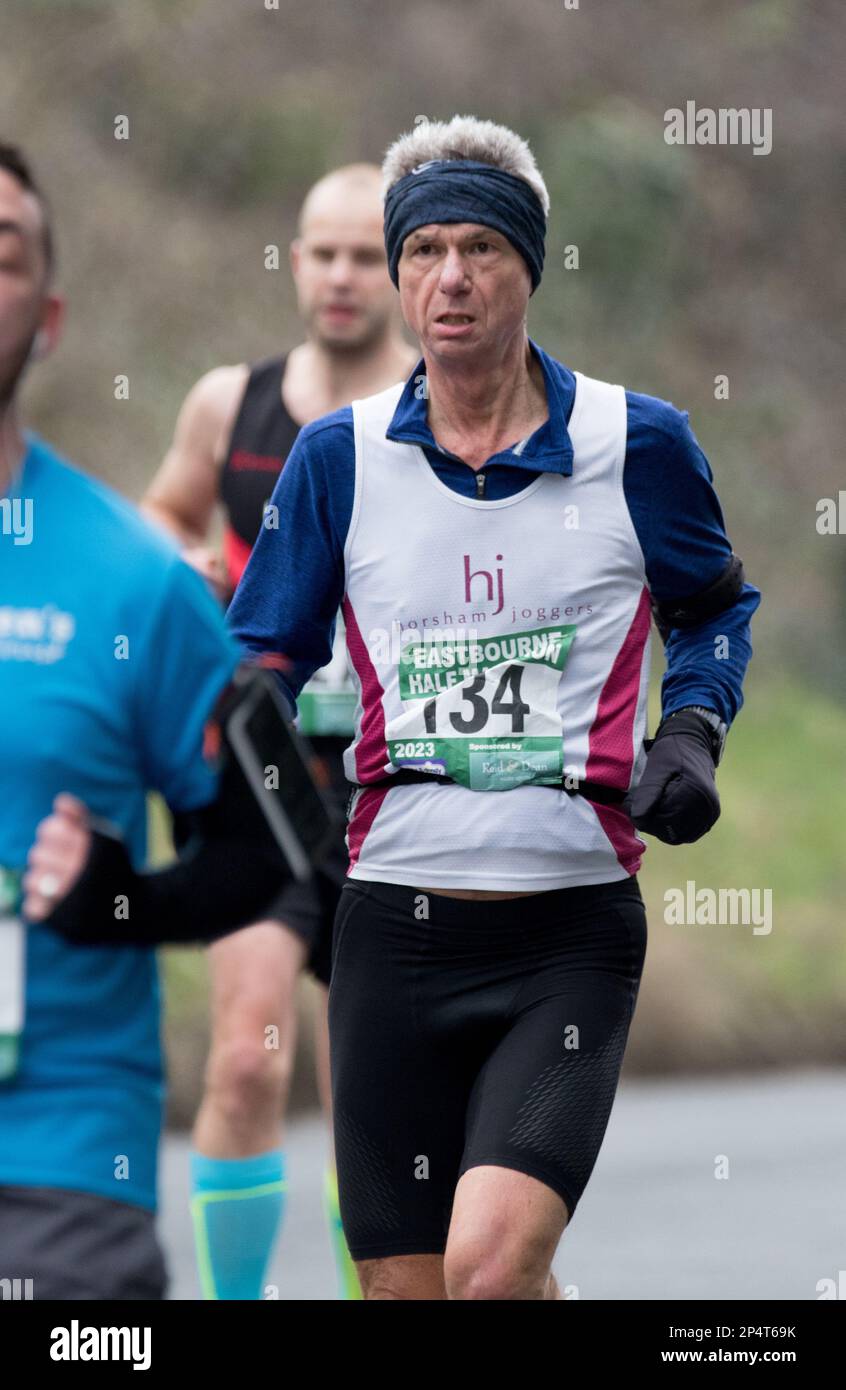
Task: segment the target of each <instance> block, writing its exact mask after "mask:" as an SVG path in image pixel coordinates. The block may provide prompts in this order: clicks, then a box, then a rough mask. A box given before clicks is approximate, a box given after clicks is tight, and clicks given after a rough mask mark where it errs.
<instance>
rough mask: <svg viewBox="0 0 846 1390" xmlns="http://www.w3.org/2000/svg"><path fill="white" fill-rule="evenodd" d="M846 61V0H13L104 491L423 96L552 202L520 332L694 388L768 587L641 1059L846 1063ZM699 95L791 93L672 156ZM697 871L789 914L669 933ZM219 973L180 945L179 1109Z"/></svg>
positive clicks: (662, 962)
mask: <svg viewBox="0 0 846 1390" xmlns="http://www.w3.org/2000/svg"><path fill="white" fill-rule="evenodd" d="M844 57H846V15H844V11H843V7H842V5H841V4H839V3H837V0H745V3H742V4H738V3H736V0H687V3H686V4H685V5H684V6H679V4H678V3H677V0H652V3H651V4H650V5H649V6H633V5H632V4H631V3H629V0H582V5H581V7H580V8H579V9H578V10H568V9H565V8H564V6H563V4H562V3H560V0H497V3H488V2H486V0H463V3H462V4H461V5H460V6H455V5H452V4H449V3H440V2H438V0H416V3H414V4H413V5H411V4H408V5H402V4H389V3H385V0H356V3H355V4H350V3H348V0H346V3H345V0H317V2H316V3H311V4H308V5H305V4H302V3H292V0H279V8H278V9H276V10H274V9H267V8H266V7H265V4H264V0H239V3H236V4H232V3H231V0H132V3H128V2H127V0H122V3H121V0H61V3H58V0H4V5H3V17H2V43H0V135H2V138H4V139H13V140H17V141H19V142H20V143H21V144H22V145H23V146H24V147H25V148H26V150H27V151H28V152H29V154H30V156H31V158H32V159H33V161H34V163H35V165H36V169H37V171H38V172H39V174H40V176H41V179H42V181H43V183H44V184H45V186H46V188H47V189H48V191H49V193H50V195H51V198H52V201H53V203H54V205H55V209H56V215H57V220H58V246H59V258H60V271H61V283H62V286H63V288H64V289H65V290H66V291H67V293H68V295H69V298H70V318H69V323H68V330H67V335H66V339H65V343H64V346H63V348H62V350H61V352H60V353H58V354H57V355H56V357H55V358H54V359H53V360H52V361H51V362H50V363H48V364H46V365H45V366H44V367H43V368H41V369H39V371H38V372H37V373H36V374H34V375H33V377H32V380H31V383H30V385H29V387H28V390H27V411H28V420H29V422H30V423H31V424H32V425H33V426H34V427H35V428H37V429H38V430H39V431H40V432H41V433H42V434H44V435H46V436H47V437H48V438H50V439H51V440H53V441H54V442H55V443H56V444H57V445H58V446H59V447H60V448H61V449H62V450H63V451H64V452H65V453H66V454H67V455H68V456H69V457H71V458H73V459H74V460H75V461H76V462H78V463H79V464H81V465H82V466H83V467H85V468H87V469H89V470H90V471H91V472H93V473H96V474H98V475H100V476H102V477H104V478H106V479H107V480H108V481H109V482H111V483H112V484H114V485H115V486H116V487H118V488H120V489H122V490H124V491H126V492H128V493H129V494H130V495H132V496H138V495H139V494H140V492H141V491H142V489H143V487H144V485H145V483H146V481H147V480H148V479H149V477H150V476H151V473H152V471H153V470H154V468H155V467H156V465H157V463H158V462H159V460H160V458H161V456H162V454H163V452H164V450H165V448H166V445H167V443H168V440H169V436H170V432H171V430H172V426H173V421H174V418H175V415H176V411H177V409H178V406H179V404H180V402H181V400H182V398H183V396H184V395H185V392H186V391H187V390H188V388H189V386H190V385H191V384H192V382H193V381H194V380H195V379H196V378H197V377H198V376H199V375H200V374H201V373H202V372H204V371H205V370H207V369H208V368H210V367H212V366H214V365H218V364H220V363H223V362H237V361H243V360H251V359H256V358H258V357H260V356H262V355H263V354H266V353H270V352H273V351H277V350H281V349H282V348H284V347H289V346H293V344H294V343H295V342H297V341H298V338H299V325H298V322H297V317H296V312H295V301H294V296H293V290H292V286H291V284H290V280H289V276H288V273H287V269H286V268H285V267H286V259H285V254H284V251H285V248H286V246H287V242H288V241H289V239H290V237H291V236H292V234H293V231H294V225H295V219H296V213H297V209H298V206H299V204H300V202H301V200H302V198H303V195H304V194H305V192H306V191H307V189H308V187H309V186H310V184H311V183H312V182H313V181H314V180H315V179H316V178H317V177H319V175H320V174H321V173H323V172H325V171H326V170H327V169H329V168H331V167H333V166H335V165H337V164H341V163H346V162H348V161H351V160H358V159H373V160H379V159H380V158H381V155H382V153H383V151H384V149H385V148H386V146H387V145H388V144H389V143H390V141H391V140H392V139H393V138H394V137H395V136H396V135H397V134H398V133H399V132H400V131H401V130H404V129H407V128H408V127H410V126H411V125H412V124H413V122H414V118H415V116H416V115H421V114H422V115H427V116H429V117H430V118H433V119H434V118H448V117H450V116H452V115H453V114H454V113H455V112H457V111H458V112H463V113H472V114H476V115H479V116H483V117H488V118H491V119H494V120H500V121H504V122H506V123H508V124H509V125H512V126H513V127H515V128H516V129H517V130H518V131H519V132H520V133H521V134H523V135H524V136H526V137H527V138H528V139H529V140H530V142H531V144H532V146H533V148H534V150H535V153H536V155H537V157H538V161H539V163H540V165H541V168H542V169H543V171H544V174H545V176H546V179H547V183H548V186H549V189H550V194H551V198H552V214H551V223H550V234H549V238H548V247H547V263H546V269H545V274H544V280H543V285H542V288H541V290H540V291H539V292H538V294H536V295H535V296H534V298H533V299H532V301H531V303H530V313H529V329H530V332H531V334H532V336H533V337H534V338H536V339H537V340H538V341H540V342H541V343H542V344H543V345H544V346H545V347H546V348H547V350H548V351H550V352H552V353H553V354H554V355H555V356H557V357H559V358H561V359H562V360H564V361H566V362H568V363H569V364H571V365H573V366H578V367H579V368H581V369H582V370H584V371H586V372H588V373H590V374H593V375H596V376H600V377H602V378H604V379H606V380H611V381H623V382H625V384H626V385H627V386H629V387H631V388H632V389H635V390H640V391H646V392H650V393H652V394H655V395H658V396H661V397H663V398H665V399H669V400H672V401H673V402H674V403H675V404H676V405H678V406H680V407H683V408H686V409H688V410H689V411H690V414H691V420H692V423H693V425H694V427H695V429H696V432H697V434H698V436H699V438H700V441H701V442H702V445H703V447H704V449H705V452H706V454H707V455H708V457H709V458H710V460H711V462H712V466H713V468H714V471H715V476H716V481H717V485H718V488H719V491H720V496H721V499H722V502H723V506H724V511H725V515H726V520H727V524H728V529H729V534H730V536H731V538H732V541H733V543H734V546H735V549H736V550H737V551H738V552H739V553H740V554H742V555H743V557H744V560H745V562H746V567H747V572H748V574H749V576H750V578H751V579H752V580H753V581H754V582H755V583H757V584H758V585H759V586H760V587H761V589H762V590H763V591H764V602H763V605H762V607H761V609H760V611H759V614H758V615H757V616H756V619H755V623H754V633H753V635H754V639H755V658H754V661H753V664H752V666H751V668H750V674H749V677H748V682H747V691H746V694H747V706H748V707H747V709H746V710H745V711H744V713H742V714H741V716H740V718H739V720H738V722H737V725H736V727H735V729H734V730H733V732H732V734H731V736H730V740H729V745H728V752H727V757H726V760H725V762H724V764H723V767H722V769H721V771H720V788H721V791H722V795H723V806H724V810H723V816H722V819H721V821H720V822H719V824H718V826H717V827H716V829H715V830H714V832H713V833H712V834H711V835H710V836H708V837H707V839H706V840H705V841H704V842H703V843H701V844H700V845H696V846H692V847H688V848H686V849H680V850H669V849H667V848H666V847H664V846H662V845H658V844H656V843H655V842H651V843H650V849H649V854H648V855H647V859H646V866H645V868H644V870H643V874H642V883H643V886H644V891H645V894H646V896H647V900H648V906H649V909H650V947H649V955H648V966H647V971H646V975H645V979H644V984H643V987H642V990H641V998H640V1003H639V1006H638V1016H637V1019H636V1023H635V1027H634V1031H633V1037H632V1045H631V1049H630V1052H629V1055H628V1058H627V1067H628V1068H629V1071H630V1072H634V1071H646V1070H648V1071H652V1072H656V1071H657V1072H660V1071H668V1070H674V1069H682V1068H697V1069H714V1068H720V1067H738V1066H743V1065H759V1064H766V1065H775V1064H778V1065H792V1064H795V1063H798V1062H800V1061H807V1060H813V1059H816V1060H831V1061H834V1060H839V1061H841V1062H842V1061H843V1060H844V1059H846V1042H844V1037H846V1032H844V1023H846V945H844V933H843V916H844V913H843V902H844V896H846V875H845V874H844V870H843V850H842V845H843V836H844V827H845V826H846V793H844V787H845V786H846V779H844V744H846V714H844V709H843V701H842V690H843V683H844V674H846V653H845V651H844V648H846V643H844V636H846V604H844V587H846V585H845V584H844V581H846V537H839V536H820V535H818V533H817V531H816V525H815V523H816V516H817V512H816V506H817V502H818V501H819V500H820V499H821V498H823V497H834V498H836V497H837V493H838V491H839V489H840V488H841V487H843V486H846V472H844V465H843V454H842V444H841V441H842V437H843V431H844V419H843V384H842V383H843V380H844V377H846V349H844V337H843V332H842V325H843V319H844V298H846V274H844V258H843V246H842V208H843V206H844V204H846V140H845V139H844V131H843V120H842V79H843V71H844V61H843V60H844ZM688 100H693V101H695V102H696V103H697V105H698V106H709V107H713V108H718V107H720V106H729V107H770V108H772V111H773V118H772V120H773V148H772V152H771V153H770V154H769V155H767V156H766V157H759V156H755V155H753V153H752V150H751V149H750V148H749V147H743V146H739V147H731V146H728V147H687V146H668V145H666V144H665V143H664V140H663V129H664V112H665V110H666V109H667V108H669V107H675V106H678V107H682V108H683V107H684V106H685V103H686V102H687V101H688ZM118 115H125V116H127V117H128V119H129V136H130V138H129V139H128V140H125V141H119V140H116V139H115V138H114V121H115V118H116V116H118ZM269 243H276V244H278V245H279V246H280V248H281V249H282V252H283V254H282V258H281V264H282V269H281V270H279V271H278V272H270V271H268V270H266V269H265V268H264V248H265V246H267V245H268V244H269ZM572 245H576V246H578V248H579V268H578V269H577V270H576V269H568V268H567V264H566V261H567V253H566V248H567V247H568V246H572ZM268 276H271V277H272V278H271V279H268ZM122 373H125V374H126V375H127V376H128V377H129V383H130V394H129V399H128V400H121V401H116V400H115V399H114V378H115V376H116V375H118V374H122ZM719 375H725V376H727V377H728V380H729V399H728V400H718V399H716V398H715V378H716V377H717V376H719ZM843 524H844V528H846V516H844V521H843ZM653 709H654V712H655V713H657V709H658V706H657V696H656V694H655V692H653ZM157 843H158V845H159V852H161V850H162V843H163V841H162V835H161V834H159V835H158V836H157ZM687 879H693V880H694V881H695V882H696V884H697V886H706V885H709V886H713V887H717V886H719V885H731V886H734V887H748V888H755V887H758V888H762V889H763V888H770V889H772V892H773V917H774V926H773V931H772V933H771V935H769V936H754V935H753V934H752V931H751V928H748V927H741V926H734V927H731V926H726V927H704V926H700V927H671V926H668V925H666V924H665V923H664V921H663V894H664V892H665V890H666V889H667V888H668V887H671V886H677V887H683V886H684V884H685V882H686V880H687ZM204 969H205V964H204V961H203V958H202V955H201V953H198V952H172V953H169V954H168V959H167V962H166V970H167V979H168V1015H167V1027H168V1035H169V1042H170V1050H171V1059H172V1069H173V1072H174V1079H175V1089H174V1111H173V1113H174V1115H175V1116H176V1117H177V1118H181V1119H185V1118H187V1117H188V1116H189V1114H190V1111H191V1109H192V1107H193V1104H194V1100H195V1096H196V1090H197V1085H198V1082H199V1076H200V1071H201V1067H202V1061H203V1057H204V1049H205V1033H204V1029H205V1007H206V1006H205V990H204V984H203V972H204ZM310 997H311V996H310V994H309V986H307V985H306V986H304V993H303V1010H304V1011H306V1012H307V1010H308V1007H309V1000H310ZM309 1065H310V1064H309V1060H308V1055H307V1052H306V1055H305V1060H304V1062H303V1067H302V1069H301V1072H300V1075H299V1077H298V1080H297V1090H296V1095H297V1098H298V1099H299V1100H300V1101H301V1102H302V1103H307V1102H309V1101H310V1100H311V1099H313V1093H312V1091H311V1089H310V1087H309V1085H308V1081H307V1078H308V1073H309Z"/></svg>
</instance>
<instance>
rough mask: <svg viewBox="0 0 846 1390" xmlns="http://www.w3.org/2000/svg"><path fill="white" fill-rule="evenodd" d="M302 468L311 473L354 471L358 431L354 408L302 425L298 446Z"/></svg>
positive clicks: (340, 410) (346, 407) (332, 412)
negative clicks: (354, 422) (344, 469)
mask: <svg viewBox="0 0 846 1390" xmlns="http://www.w3.org/2000/svg"><path fill="white" fill-rule="evenodd" d="M295 449H296V453H297V457H298V458H299V460H300V464H301V466H304V467H306V468H308V470H309V472H311V471H318V472H319V471H322V470H325V469H332V470H333V472H334V471H337V470H338V469H339V468H344V467H345V466H347V467H350V468H351V467H352V466H353V465H354V462H355V430H354V426H353V411H352V406H351V405H342V406H340V407H339V408H338V409H337V410H333V411H331V412H330V413H329V414H328V415H319V416H318V418H317V419H316V420H310V421H309V423H308V424H307V425H303V426H302V427H301V429H300V432H299V434H298V435H297V440H296V444H295Z"/></svg>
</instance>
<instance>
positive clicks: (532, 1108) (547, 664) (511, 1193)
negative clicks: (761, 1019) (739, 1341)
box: [230, 116, 760, 1299]
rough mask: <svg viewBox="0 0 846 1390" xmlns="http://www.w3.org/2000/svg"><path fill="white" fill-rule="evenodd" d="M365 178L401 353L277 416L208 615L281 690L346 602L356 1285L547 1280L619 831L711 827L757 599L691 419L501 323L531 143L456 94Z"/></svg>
mask: <svg viewBox="0 0 846 1390" xmlns="http://www.w3.org/2000/svg"><path fill="white" fill-rule="evenodd" d="M383 175H384V188H385V193H386V197H385V227H384V230H385V245H386V250H387V256H388V267H389V271H390V274H391V278H392V279H393V281H394V283H395V284H396V285H397V287H398V289H399V294H400V303H401V307H402V313H403V316H404V318H405V322H406V324H407V325H408V328H409V329H410V330H411V332H413V333H414V334H415V335H416V336H417V338H418V339H419V341H420V344H421V348H422V354H423V355H422V358H421V359H420V361H419V362H418V363H417V364H416V365H415V367H414V368H413V370H412V372H411V375H410V376H409V377H408V378H407V380H405V381H404V382H403V381H399V382H398V383H397V384H395V385H393V386H391V387H389V388H388V389H387V390H384V391H380V392H377V393H376V394H373V395H370V396H368V397H366V398H363V399H356V400H355V401H354V402H353V404H352V406H347V407H344V408H342V409H339V410H336V411H334V412H332V413H330V414H329V415H327V416H325V417H324V418H323V419H319V420H316V421H314V422H313V423H311V424H309V425H308V426H307V427H306V428H305V429H304V430H302V431H301V433H300V434H299V436H298V439H297V443H296V445H295V447H294V449H293V451H292V453H291V456H290V458H289V461H288V464H287V466H286V468H285V472H284V473H283V475H282V477H281V479H280V481H279V483H278V484H277V486H276V488H275V490H274V494H273V503H274V505H275V506H276V507H277V508H278V513H279V516H280V518H281V522H280V527H279V529H278V530H277V531H270V530H265V531H263V532H262V533H261V535H260V537H259V540H258V542H257V545H256V547H255V549H254V551H253V554H252V557H251V559H250V561H249V564H248V565H247V569H246V572H245V574H244V577H243V579H242V581H241V583H240V585H239V588H238V592H237V594H236V595H235V599H234V602H233V605H232V608H231V610H230V620H231V623H232V627H233V630H234V632H235V633H236V635H238V636H239V637H240V638H241V639H242V640H243V642H244V644H245V645H246V646H247V647H248V648H249V649H251V650H252V651H253V652H255V653H274V654H276V655H277V657H278V656H279V655H284V656H285V657H286V658H287V659H288V660H289V661H290V662H292V663H293V668H289V670H290V674H288V675H283V674H282V673H280V677H279V679H280V684H281V686H282V687H283V688H284V689H285V690H286V692H287V694H288V696H289V697H290V699H291V700H292V702H293V701H294V700H295V698H296V697H297V695H298V693H299V690H300V688H301V686H302V684H303V683H304V682H305V681H306V680H307V679H308V678H309V677H310V676H311V674H312V672H314V671H315V670H316V669H317V668H319V667H321V666H323V665H324V664H325V663H327V662H328V661H329V660H330V658H331V655H332V635H333V634H332V629H333V618H334V614H335V611H336V609H337V607H338V605H339V604H342V605H343V615H344V622H345V626H346V642H347V649H348V653H349V659H350V663H351V665H352V667H353V669H354V672H355V679H356V685H357V688H358V693H359V702H360V703H359V708H358V710H357V719H356V731H355V736H354V739H353V742H352V744H351V746H350V748H349V749H348V751H347V753H346V755H345V767H346V770H347V775H348V777H349V779H350V780H351V781H353V782H356V783H357V784H358V785H359V790H358V791H357V793H356V795H355V798H354V801H353V803H352V807H351V816H350V822H349V827H348V837H347V838H348V845H349V851H350V872H349V876H348V879H347V882H346V884H345V887H344V889H343V892H342V896H341V902H340V905H339V908H338V914H337V918H336V923H335V936H334V945H333V959H332V985H331V993H330V1004H329V1014H330V1019H329V1026H330V1038H331V1053H332V1084H333V1100H334V1116H335V1137H336V1153H337V1163H338V1178H339V1186H340V1198H341V1212H342V1215H343V1223H344V1230H345V1232H346V1236H347V1240H348V1242H349V1248H350V1251H351V1254H352V1256H353V1259H354V1260H355V1261H356V1264H357V1269H358V1273H359V1277H360V1279H361V1283H362V1287H363V1290H364V1296H365V1298H367V1299H385V1298H388V1299H423V1298H426V1299H428V1298H444V1297H448V1298H453V1299H541V1298H556V1297H559V1296H560V1295H559V1293H558V1290H557V1287H556V1284H555V1281H554V1278H553V1276H552V1274H551V1264H552V1259H553V1256H554V1253H555V1250H556V1247H557V1245H558V1241H559V1239H560V1236H561V1234H562V1232H563V1230H564V1228H565V1226H566V1225H567V1223H568V1222H569V1221H570V1220H571V1219H572V1216H573V1213H574V1211H575V1209H576V1206H577V1204H578V1201H579V1199H580V1197H581V1194H582V1192H583V1191H584V1188H585V1185H586V1183H587V1181H588V1179H589V1177H590V1174H591V1172H592V1170H593V1167H594V1164H595V1162H596V1159H597V1155H598V1152H599V1148H600V1145H601V1143H602V1139H603V1136H604V1133H605V1129H606V1126H607V1122H608V1118H609V1114H610V1111H611V1106H612V1103H613V1098H614V1093H615V1090H616V1086H617V1080H618V1076H619V1072H620V1067H621V1064H622V1060H623V1054H624V1050H625V1045H626V1040H627V1036H628V1030H629V1025H630V1022H631V1018H632V1014H633V1010H634V1007H635V1002H636V998H637V993H638V988H639V983H640V977H641V972H642V967H643V960H644V953H645V945H646V923H645V914H644V906H643V902H642V899H641V895H640V891H639V887H638V881H637V870H638V868H639V866H640V863H641V858H642V854H643V851H644V849H645V845H644V843H643V841H642V840H641V839H640V838H639V836H638V835H637V834H636V833H635V830H636V829H640V830H644V831H647V832H649V833H650V834H654V835H656V836H658V837H659V838H660V839H663V840H665V841H667V842H669V843H680V842H690V841H693V840H696V839H698V838H699V837H700V836H701V835H703V834H704V833H705V832H706V831H707V830H709V829H710V827H711V826H712V824H713V823H714V821H715V820H716V818H717V816H718V814H719V799H718V796H717V792H716V787H715V780H714V771H715V766H716V763H717V761H718V759H719V757H720V753H721V751H722V745H723V741H724V739H725V734H726V729H727V727H728V725H729V724H730V723H731V721H732V720H733V718H734V716H735V715H736V714H737V712H738V710H739V708H740V706H741V703H742V694H741V685H742V680H743V676H744V673H745V669H746V666H747V662H748V659H749V656H750V653H751V648H750V642H749V620H750V616H751V614H752V613H753V612H754V610H755V609H756V607H757V606H758V603H759V601H760V595H759V593H758V591H757V590H756V589H754V588H753V587H752V586H751V585H749V584H747V583H746V582H745V580H744V579H743V573H742V566H741V565H740V562H739V560H738V559H737V557H735V556H733V554H732V550H731V546H730V544H729V541H728V539H727V536H726V533H725V529H724V525H723V518H722V514H721V510H720V506H719V502H718V500H717V496H716V494H715V491H714V489H713V486H712V474H711V470H710V467H709V465H708V463H707V461H706V459H705V457H704V456H703V454H702V451H701V449H700V448H699V446H698V444H697V442H696V439H695V438H694V436H693V434H692V432H691V430H690V428H689V426H688V423H687V416H686V414H685V413H683V412H680V411H678V410H676V409H675V408H674V407H673V406H671V405H669V404H667V403H666V402H664V401H661V400H658V399H655V398H653V397H650V396H644V395H640V394H637V393H635V392H632V391H626V390H624V389H623V388H622V387H621V386H613V385H608V384H606V383H604V382H602V381H597V380H593V379H591V378H590V377H587V376H585V375H583V374H582V373H580V372H577V371H574V370H571V369H570V368H569V367H567V366H565V365H564V364H563V363H562V362H559V361H557V360H556V359H555V358H553V357H552V356H550V355H549V354H548V353H546V352H545V351H544V350H543V349H542V348H541V347H540V346H539V345H538V344H537V343H535V342H533V341H532V340H531V339H529V337H528V336H527V331H526V312H527V306H528V301H529V297H530V295H531V294H532V293H533V292H534V291H535V289H536V288H537V286H538V284H539V283H540V279H541V272H542V267H543V255H544V237H545V229H546V221H547V213H548V208H549V198H548V194H547V190H546V186H545V184H544V181H543V178H542V176H541V174H540V172H539V170H538V168H537V165H536V163H535V160H534V158H533V156H532V154H531V151H530V150H529V148H528V146H527V145H526V143H525V142H524V141H523V140H521V139H520V138H519V137H518V136H517V135H515V134H514V133H513V132H512V131H510V130H508V129H506V128H505V127H502V126H497V125H494V124H493V123H492V122H487V121H484V122H480V121H477V120H476V119H474V118H472V117H458V116H456V117H455V118H454V119H453V120H452V121H451V122H449V123H447V124H442V123H430V124H428V125H427V124H421V125H419V126H418V127H417V128H416V129H415V130H414V131H413V132H412V133H409V134H406V135H404V136H402V137H401V138H400V139H398V140H397V141H396V142H395V143H394V145H392V146H391V148H390V149H389V151H388V153H387V155H386V158H385V161H384V165H383ZM653 605H654V608H655V613H656V617H657V619H658V622H659V625H660V628H661V630H662V633H663V634H666V657H667V671H666V674H665V677H664V681H663V687H662V719H661V723H660V725H659V728H658V731H657V734H656V736H655V738H654V740H653V741H649V740H645V738H644V736H645V734H646V718H647V708H646V706H647V685H648V662H649V646H650V619H651V609H652V606H653ZM718 638H719V639H720V643H719V651H718V652H717V653H715V642H716V641H717V639H718ZM716 654H718V655H720V656H721V657H722V658H724V659H720V660H717V659H715V656H716Z"/></svg>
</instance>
